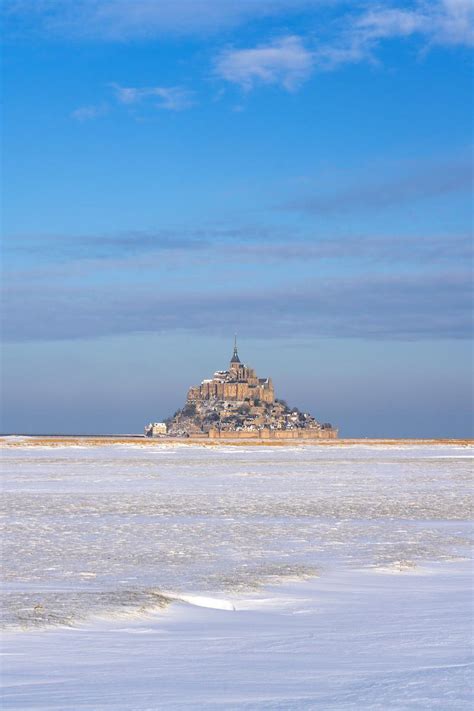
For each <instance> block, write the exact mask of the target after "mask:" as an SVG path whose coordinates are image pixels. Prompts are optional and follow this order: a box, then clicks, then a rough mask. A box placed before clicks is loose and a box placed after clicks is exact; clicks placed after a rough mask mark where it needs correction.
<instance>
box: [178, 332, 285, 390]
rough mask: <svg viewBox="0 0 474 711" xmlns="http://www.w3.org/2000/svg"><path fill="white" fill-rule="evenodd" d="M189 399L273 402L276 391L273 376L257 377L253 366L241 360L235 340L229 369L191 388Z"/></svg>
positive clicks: (220, 371)
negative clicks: (250, 366)
mask: <svg viewBox="0 0 474 711" xmlns="http://www.w3.org/2000/svg"><path fill="white" fill-rule="evenodd" d="M187 400H188V402H193V403H195V402H197V401H202V400H229V401H230V402H232V401H234V402H237V401H238V402H244V401H245V400H251V401H253V402H255V401H257V402H258V401H261V402H267V403H272V402H274V401H275V393H274V390H273V383H272V381H271V378H257V375H256V373H255V370H253V368H249V367H248V366H246V365H244V364H243V363H241V362H240V358H239V354H238V351H237V341H236V340H235V341H234V352H233V354H232V358H231V361H230V365H229V370H218V371H216V372H215V373H214V375H213V377H212V378H210V379H209V380H203V381H202V382H201V384H200V385H196V386H193V387H191V388H189V391H188V397H187Z"/></svg>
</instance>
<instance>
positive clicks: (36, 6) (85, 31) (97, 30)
mask: <svg viewBox="0 0 474 711" xmlns="http://www.w3.org/2000/svg"><path fill="white" fill-rule="evenodd" d="M338 1H339V0H5V1H4V3H3V12H4V13H5V15H6V17H7V19H9V20H10V22H11V23H13V22H15V20H23V22H24V23H27V24H28V26H29V27H30V28H31V29H35V28H36V29H38V28H39V29H40V30H41V31H43V32H46V33H48V34H51V35H56V36H58V35H59V36H76V37H77V36H80V37H85V38H92V39H100V40H106V41H123V40H124V39H135V38H149V37H155V36H160V35H163V34H170V33H173V34H196V33H198V34H199V33H205V34H209V33H217V32H220V31H222V30H226V29H228V28H231V27H236V26H239V25H241V24H243V23H247V22H251V21H255V20H258V19H260V18H265V17H278V16H282V15H285V14H288V13H289V14H293V13H298V12H301V10H305V9H308V8H312V7H317V6H318V5H327V4H337V3H338Z"/></svg>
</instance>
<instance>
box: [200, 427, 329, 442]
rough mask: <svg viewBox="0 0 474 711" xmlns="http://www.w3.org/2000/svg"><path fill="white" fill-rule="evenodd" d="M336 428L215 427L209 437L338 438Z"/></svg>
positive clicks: (210, 431)
mask: <svg viewBox="0 0 474 711" xmlns="http://www.w3.org/2000/svg"><path fill="white" fill-rule="evenodd" d="M337 435H338V431H337V430H336V429H324V430H317V429H307V430H305V429H301V428H299V429H295V430H271V429H269V428H264V429H262V430H249V431H241V430H239V431H238V432H231V431H226V430H224V431H219V430H217V429H215V428H212V429H210V430H209V435H208V436H209V439H278V440H281V439H337Z"/></svg>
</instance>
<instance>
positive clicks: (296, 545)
mask: <svg viewBox="0 0 474 711" xmlns="http://www.w3.org/2000/svg"><path fill="white" fill-rule="evenodd" d="M471 453H472V450H470V448H467V447H456V446H441V445H438V446H431V447H428V446H410V447H404V446H400V447H398V448H394V447H393V446H392V447H383V446H379V447H374V446H371V447H368V446H353V447H347V446H336V447H331V448H325V447H319V446H311V445H308V446H303V447H284V448H282V447H279V448H277V447H265V448H257V447H236V448H234V447H212V448H208V447H192V446H187V445H181V446H180V445H177V446H159V445H158V446H156V447H153V448H151V447H142V446H140V445H124V446H109V447H63V448H49V447H44V448H38V447H28V446H18V447H12V448H7V449H6V450H4V458H3V460H4V467H3V468H4V480H3V497H4V506H5V510H4V526H5V531H4V541H5V543H4V547H3V569H4V583H3V587H2V594H3V600H4V604H3V610H4V624H5V626H6V628H7V632H6V633H5V635H4V643H3V651H4V653H5V656H4V662H3V680H4V687H5V688H4V699H5V701H4V703H5V705H6V706H5V707H6V708H28V709H33V708H71V709H73V708H86V707H87V708H95V709H98V708H124V709H125V708H128V709H145V708H147V709H152V708H181V707H188V708H218V707H219V706H222V707H228V708H252V709H253V708H255V709H257V708H285V709H288V708H294V709H297V708H305V709H306V708H322V709H323V708H324V709H325V708H400V709H401V708H407V709H408V708H444V709H445V708H453V709H456V708H467V707H468V706H469V700H470V689H469V682H470V679H471V672H470V666H469V665H470V663H471V659H470V656H471V651H472V650H471V639H470V637H471V629H470V620H471V619H472V618H471V617H470V615H471V612H472V611H471V609H470V592H471V585H472V577H471V568H470V562H469V559H470V539H471V533H472V529H471V525H470V521H469V518H470V511H471V495H472V480H471V472H472V468H471V466H472V460H471V459H470V454H471ZM276 583H278V585H275V584H276ZM176 599H178V600H180V599H182V600H184V601H186V602H179V601H178V602H176ZM170 601H173V602H172V604H170ZM189 603H198V604H199V606H197V605H195V604H189ZM203 604H204V605H206V607H203V606H202V605H203ZM218 608H220V609H218ZM232 608H235V609H232ZM68 704H69V705H68Z"/></svg>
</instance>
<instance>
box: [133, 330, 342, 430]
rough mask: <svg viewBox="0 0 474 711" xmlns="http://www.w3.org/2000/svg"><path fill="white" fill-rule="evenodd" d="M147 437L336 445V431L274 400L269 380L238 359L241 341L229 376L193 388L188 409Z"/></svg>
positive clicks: (221, 373)
mask: <svg viewBox="0 0 474 711" xmlns="http://www.w3.org/2000/svg"><path fill="white" fill-rule="evenodd" d="M145 434H146V435H147V436H149V437H154V436H160V435H163V434H167V435H168V436H174V437H191V436H192V437H208V438H216V439H219V438H229V439H231V438H257V437H258V438H268V439H271V438H276V439H296V438H307V439H323V438H324V439H328V438H330V439H334V438H336V437H337V430H336V429H334V428H333V427H332V425H330V424H329V423H324V424H321V423H319V422H318V421H317V420H316V419H315V418H314V417H313V416H312V415H310V414H309V413H307V412H301V411H300V410H299V409H298V408H296V407H292V408H291V407H289V406H288V405H287V404H286V402H284V401H283V400H278V399H276V398H275V391H274V388H273V383H272V380H271V378H259V377H257V375H256V373H255V370H253V368H250V367H249V366H247V365H244V364H243V363H242V362H241V361H240V358H239V354H238V350H237V341H236V340H235V342H234V351H233V354H232V358H231V360H230V364H229V369H228V370H218V371H216V372H215V373H214V375H213V377H212V378H210V379H208V380H203V381H202V382H201V384H200V385H196V386H192V387H190V388H189V391H188V396H187V400H186V405H185V406H184V407H183V408H182V409H181V410H178V411H177V412H175V414H174V415H173V417H171V418H170V419H169V420H167V421H166V422H165V423H152V424H150V425H148V426H147V427H146V428H145Z"/></svg>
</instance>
